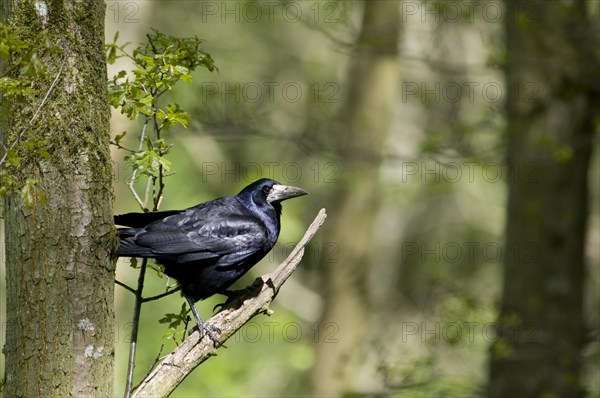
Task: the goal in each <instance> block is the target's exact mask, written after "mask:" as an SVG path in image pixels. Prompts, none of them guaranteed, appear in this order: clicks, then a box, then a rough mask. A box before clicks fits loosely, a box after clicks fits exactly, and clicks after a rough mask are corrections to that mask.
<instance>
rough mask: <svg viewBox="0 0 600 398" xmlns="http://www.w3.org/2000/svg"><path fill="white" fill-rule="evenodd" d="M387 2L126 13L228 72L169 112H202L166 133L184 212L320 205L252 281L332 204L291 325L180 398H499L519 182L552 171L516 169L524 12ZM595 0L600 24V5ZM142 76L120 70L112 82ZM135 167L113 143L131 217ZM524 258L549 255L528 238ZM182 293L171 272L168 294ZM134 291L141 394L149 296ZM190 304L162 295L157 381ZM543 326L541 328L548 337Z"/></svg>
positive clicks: (184, 95)
mask: <svg viewBox="0 0 600 398" xmlns="http://www.w3.org/2000/svg"><path fill="white" fill-rule="evenodd" d="M369 3H373V2H366V3H364V2H362V1H317V0H307V1H287V0H284V1H272V2H271V1H250V0H247V1H246V0H239V1H234V0H232V1H221V0H216V1H176V0H169V1H107V3H106V4H107V14H106V37H107V40H108V41H109V40H111V39H112V37H113V36H114V34H115V32H117V31H118V32H120V39H119V40H120V42H131V43H133V44H137V43H139V42H143V41H144V40H145V35H146V34H147V33H148V32H149V31H150V29H151V28H156V29H159V30H161V31H163V32H165V33H168V34H171V35H177V36H195V35H197V36H198V37H200V38H202V39H204V40H205V42H204V43H203V50H205V51H207V52H208V53H210V54H211V56H212V57H213V58H214V60H215V63H216V65H217V66H218V68H219V71H218V73H217V72H215V73H210V72H208V71H207V70H205V69H203V70H199V71H197V72H195V73H194V75H193V82H192V83H190V84H184V83H182V84H180V85H179V86H177V87H176V88H175V89H174V90H173V92H171V93H169V94H168V95H167V96H166V97H167V98H165V99H164V101H165V102H177V103H178V104H179V105H180V106H181V107H182V108H183V109H184V110H186V111H188V112H189V113H190V115H191V117H192V121H191V123H190V125H189V127H188V128H187V129H183V128H179V127H178V128H173V129H172V131H170V132H169V133H167V136H166V137H165V138H166V139H167V140H168V141H170V142H172V143H173V144H174V147H173V148H172V150H171V152H170V153H169V155H168V159H169V160H170V161H171V162H172V163H173V168H174V170H175V173H174V174H173V175H171V176H169V177H168V178H167V179H166V189H165V193H164V200H163V202H162V204H161V208H162V209H178V208H185V207H189V206H192V205H195V204H197V203H200V202H203V201H206V200H210V199H213V198H215V197H219V196H225V195H232V194H236V193H237V192H238V191H239V190H241V189H242V188H243V187H244V186H245V185H247V184H249V183H250V182H252V181H254V180H256V179H258V178H260V177H268V178H274V179H276V180H278V181H280V182H282V183H284V184H289V185H296V186H300V187H302V188H305V189H307V190H308V191H309V192H310V195H309V196H307V197H303V198H300V199H295V200H292V201H289V202H285V203H284V212H283V216H282V226H283V227H282V232H281V236H280V239H279V243H278V244H277V246H276V247H275V249H274V250H273V253H272V254H271V255H270V256H268V257H267V258H266V259H265V260H263V261H262V262H261V263H260V264H259V265H257V266H256V267H255V268H254V269H253V270H252V271H251V274H250V275H248V276H247V277H246V278H245V279H243V280H242V281H240V283H238V286H239V287H243V286H244V285H245V284H247V283H249V282H250V281H252V280H253V279H254V278H255V277H256V276H258V275H261V274H263V273H266V272H270V271H271V270H272V269H273V268H274V267H275V266H276V265H277V264H278V263H279V261H281V260H282V259H283V258H284V257H285V256H286V254H288V253H289V251H290V250H291V248H292V247H293V244H294V243H295V242H297V241H298V240H299V239H300V237H301V236H302V234H303V232H304V230H305V228H306V227H307V226H308V224H309V223H310V222H311V221H312V219H313V218H314V216H315V215H316V213H317V212H318V210H319V209H321V208H323V207H324V208H326V209H327V212H328V219H327V221H326V225H325V226H324V227H323V229H322V230H321V231H319V233H318V234H317V236H316V237H315V239H314V240H313V241H312V242H311V243H310V245H309V247H308V250H307V252H306V255H305V257H304V260H303V262H302V264H301V266H300V268H299V269H298V270H297V272H296V273H295V274H294V275H293V278H292V279H291V280H290V281H289V282H288V283H287V284H286V285H284V287H283V288H282V290H281V292H280V293H279V295H278V297H277V298H276V300H275V302H274V303H273V305H272V306H271V309H272V310H273V311H274V313H273V315H271V316H270V317H267V316H263V315H261V316H258V317H256V318H254V320H253V321H252V322H251V323H250V324H248V325H246V326H245V327H244V328H243V329H241V330H240V331H239V332H238V333H237V334H236V336H235V337H233V338H232V339H231V340H229V341H228V342H227V344H226V346H227V348H222V349H220V350H219V352H218V355H217V356H216V357H214V358H211V359H210V360H209V361H207V362H206V363H204V364H203V365H202V366H200V367H199V368H198V369H197V370H196V371H195V372H194V373H193V374H192V375H191V376H190V377H188V378H187V379H186V380H185V381H184V383H183V384H182V385H181V386H180V387H179V388H178V389H177V390H176V392H175V393H174V396H177V397H196V396H223V397H225V396H298V395H328V394H332V395H341V394H358V395H364V394H370V395H373V396H380V395H392V396H402V397H405V396H407V397H408V396H415V397H424V396H427V397H429V396H449V397H455V396H476V395H482V394H483V393H484V391H485V388H486V387H485V386H486V381H487V377H488V361H489V360H490V355H494V354H493V352H492V351H491V350H490V347H491V346H492V345H493V344H494V343H496V342H497V341H498V339H499V337H498V336H499V334H498V333H499V330H498V325H497V323H496V319H497V317H498V315H499V309H500V304H501V302H502V283H503V277H504V275H503V256H504V254H505V253H506V246H505V243H504V242H505V236H504V231H505V224H506V216H507V210H506V209H507V185H508V182H509V179H510V178H517V179H518V178H525V177H524V176H528V175H530V173H533V174H534V175H535V167H533V169H530V168H528V167H527V164H526V165H525V166H526V167H525V168H524V169H523V170H522V174H520V175H518V176H515V175H512V176H511V175H508V174H507V168H506V162H505V159H506V157H507V152H508V151H509V148H507V145H506V141H507V117H506V112H505V103H506V102H507V101H508V100H509V99H508V98H507V91H508V88H507V83H506V78H505V74H504V71H503V69H502V65H503V63H504V61H505V59H506V49H505V45H506V40H505V36H506V34H505V29H506V24H507V19H509V18H513V17H514V16H511V15H509V13H507V9H506V6H505V4H504V3H502V2H497V1H481V2H476V3H469V2H452V1H450V2H434V1H423V2H421V1H404V2H395V1H383V2H382V1H378V2H377V3H385V5H384V6H381V5H379V6H377V7H374V6H373V5H372V4H369ZM581 3H582V4H583V6H584V7H585V8H587V9H588V11H589V13H590V15H595V16H596V18H597V17H598V16H599V15H600V14H599V5H598V4H599V3H598V2H596V1H589V2H581ZM365 7H366V8H365ZM369 10H371V11H369ZM534 11H535V10H534ZM365 12H371V13H372V15H370V16H368V17H364V13H365ZM532 15H535V14H532ZM369 18H371V20H370V21H371V22H370V23H367V22H366V21H367V20H369ZM373 21H376V22H375V23H374V22H373ZM520 21H521V22H523V20H520ZM529 22H531V23H534V22H535V19H532V20H530V21H529ZM367 25H368V26H369V28H367ZM596 33H597V29H596ZM540 34H544V32H540ZM592 39H593V38H592ZM596 45H598V42H597V38H596ZM128 67H130V66H129V65H128V64H127V62H126V61H124V60H120V61H119V62H117V64H115V65H112V66H111V67H110V71H109V74H110V75H111V76H112V74H115V73H117V72H118V71H119V70H121V69H127V68H128ZM590 80H593V77H590ZM544 84H545V82H544V81H538V80H536V78H535V76H533V77H532V79H531V80H530V83H529V84H528V85H524V86H522V87H519V91H518V96H519V97H518V98H517V99H516V100H517V101H522V102H523V103H528V101H536V99H537V98H538V96H539V95H541V93H542V92H543V87H544ZM590 84H593V82H590ZM112 130H113V133H114V134H118V133H120V132H121V131H124V130H127V131H130V132H131V133H130V134H129V136H131V137H130V138H131V139H133V138H134V136H135V134H134V133H135V132H137V131H139V130H140V125H138V124H135V123H131V122H130V121H128V120H127V119H126V118H124V117H123V116H121V115H119V114H118V113H116V112H115V113H114V115H113V119H112ZM131 142H133V141H130V143H131ZM585 145H591V146H592V147H593V155H592V160H591V166H590V168H589V174H588V181H589V186H590V196H589V198H590V199H589V203H590V206H589V216H588V233H587V237H586V242H585V247H586V252H585V261H586V267H587V268H586V271H585V275H584V280H585V283H584V285H585V292H584V294H585V301H584V309H583V311H584V314H585V324H586V330H585V335H586V344H585V349H584V351H583V352H582V355H581V362H582V369H583V375H584V378H583V384H584V386H583V387H584V388H585V389H586V390H587V391H588V393H589V394H590V396H599V394H600V374H599V373H600V367H599V366H600V364H599V360H600V359H599V358H600V347H599V343H598V333H599V330H600V317H599V315H598V306H599V301H600V293H599V290H600V218H599V206H598V204H599V203H600V197H599V195H600V194H599V188H598V187H599V184H598V181H599V180H600V161H599V156H598V153H599V151H598V141H597V130H596V136H595V137H594V139H593V140H592V141H590V142H588V143H586V144H585ZM124 155H125V153H123V152H122V151H119V150H118V149H116V148H115V149H114V150H113V161H114V170H115V179H114V189H115V204H114V206H115V212H116V213H123V212H129V211H137V210H138V208H137V205H136V202H135V201H134V199H133V197H132V195H131V193H130V192H129V191H128V189H127V187H126V184H125V181H127V179H128V177H129V176H130V175H131V172H130V170H128V168H127V166H126V165H127V163H126V162H125V161H124V160H123V157H124ZM559 155H560V153H559V154H558V155H557V156H559ZM530 166H531V165H530ZM547 216H548V217H552V216H553V215H552V214H548V215H547ZM522 249H523V250H525V251H529V250H532V253H535V252H536V251H537V250H543V249H544V248H543V247H541V248H540V247H538V246H536V244H535V242H523V247H522ZM117 278H118V279H119V280H120V281H122V282H124V283H127V284H129V285H131V286H135V283H136V279H137V270H135V269H133V268H131V267H130V266H129V264H128V262H127V261H120V262H119V264H118V269H117ZM0 283H1V284H3V283H4V278H2V279H1V281H0ZM169 283H173V282H172V281H168V280H167V279H166V278H165V277H162V278H161V277H160V276H159V275H156V273H155V272H150V275H149V276H148V278H147V283H146V295H151V294H158V293H161V292H163V291H164V290H165V288H166V286H167V284H169ZM115 289H116V294H115V299H116V300H115V306H116V314H117V327H118V329H117V331H116V360H117V366H116V374H115V382H116V385H115V392H116V393H117V394H120V393H121V391H123V389H124V381H125V373H126V366H127V365H126V363H127V354H128V342H129V332H130V330H131V314H132V310H133V297H132V295H131V294H130V293H128V292H127V291H125V290H124V289H122V288H120V287H118V286H117V287H116V288H115ZM183 301H184V300H183V299H182V298H181V297H180V296H179V295H178V294H175V295H171V296H169V297H167V298H165V299H162V300H159V301H155V302H151V303H147V304H144V306H143V308H142V317H141V335H140V342H139V348H138V360H137V367H136V381H135V383H137V382H138V381H139V380H141V378H142V377H143V376H144V375H145V374H146V372H147V371H148V370H149V367H150V366H151V365H152V364H153V363H154V362H155V360H156V358H157V357H159V356H163V355H166V354H167V353H168V352H170V351H171V350H172V349H173V348H174V347H175V343H174V342H173V340H170V339H166V338H165V337H164V336H165V333H166V332H167V326H166V325H165V324H164V323H159V320H160V319H161V318H163V317H164V316H165V314H168V313H178V312H179V310H180V308H181V305H182V303H183ZM221 301H222V298H221V297H217V298H213V299H210V300H207V301H206V302H202V303H200V304H199V305H198V307H199V309H200V313H201V315H202V316H203V317H204V318H207V317H209V316H210V315H211V313H212V311H211V310H212V308H213V306H214V305H215V304H218V303H219V302H221ZM529 326H530V327H529V328H524V329H523V330H522V333H524V335H525V338H529V337H530V338H531V339H533V340H535V339H536V338H537V336H536V334H535V331H536V329H535V325H533V326H532V325H529ZM531 326H532V328H531ZM0 358H1V357H0ZM0 367H2V364H0ZM524 377H525V376H524Z"/></svg>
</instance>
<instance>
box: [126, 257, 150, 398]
mask: <svg viewBox="0 0 600 398" xmlns="http://www.w3.org/2000/svg"><path fill="white" fill-rule="evenodd" d="M147 265H148V259H147V258H144V259H143V260H142V265H141V267H140V275H139V277H138V286H137V289H136V291H135V305H134V307H133V325H132V328H131V343H130V345H129V364H128V366H127V382H126V387H125V398H129V397H131V392H132V391H133V371H134V369H135V352H136V349H137V339H138V330H139V327H140V312H141V310H142V301H143V298H142V291H143V290H144V277H145V276H146V268H147Z"/></svg>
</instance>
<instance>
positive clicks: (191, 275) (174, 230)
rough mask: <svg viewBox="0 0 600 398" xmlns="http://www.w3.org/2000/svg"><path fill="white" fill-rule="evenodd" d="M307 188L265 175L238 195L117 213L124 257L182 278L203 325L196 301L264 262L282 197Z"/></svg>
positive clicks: (273, 237) (275, 233) (274, 238)
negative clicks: (176, 207) (175, 207)
mask: <svg viewBox="0 0 600 398" xmlns="http://www.w3.org/2000/svg"><path fill="white" fill-rule="evenodd" d="M306 194H308V192H306V191H305V190H303V189H301V188H296V187H292V186H286V185H282V184H280V183H278V182H277V181H274V180H270V179H266V178H263V179H261V180H258V181H256V182H254V183H252V184H250V185H248V186H247V187H246V188H244V189H243V190H242V191H241V192H240V193H239V194H237V195H236V196H228V197H224V198H219V199H215V200H211V201H209V202H205V203H201V204H199V205H197V206H194V207H190V208H188V209H185V210H168V211H160V212H153V213H127V214H122V215H118V216H115V223H116V224H118V225H123V226H127V227H129V228H119V237H120V238H121V243H120V246H119V249H118V251H117V255H118V256H119V257H146V258H154V259H156V261H157V262H158V263H159V264H162V265H163V266H164V267H165V274H167V275H169V276H170V277H172V278H174V279H176V280H177V281H178V282H179V284H180V286H181V290H182V292H183V295H184V296H185V298H186V299H187V301H188V303H189V305H190V308H191V310H192V313H193V315H194V318H195V320H196V323H197V324H198V328H199V329H203V330H205V331H207V332H208V333H209V335H210V336H211V338H213V340H215V338H214V335H213V334H212V330H210V329H208V328H207V326H206V325H205V324H204V323H203V322H202V320H201V319H200V316H199V315H198V312H197V311H196V307H195V306H194V303H195V302H196V301H198V300H203V299H205V298H208V297H210V296H212V295H213V294H216V293H221V294H226V293H227V292H226V289H227V288H228V287H229V286H231V285H232V284H233V283H234V282H235V281H237V280H238V279H239V278H240V277H241V276H242V275H244V274H245V273H246V272H248V270H249V269H250V268H252V267H253V266H254V265H255V264H256V263H257V262H259V261H260V260H261V259H262V258H263V257H264V256H265V255H266V254H267V253H268V252H269V251H270V250H271V249H272V248H273V246H274V245H275V242H277V238H278V237H279V230H280V216H281V202H282V201H283V200H286V199H290V198H295V197H297V196H302V195H306Z"/></svg>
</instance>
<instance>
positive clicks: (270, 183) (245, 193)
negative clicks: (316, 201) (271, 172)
mask: <svg viewBox="0 0 600 398" xmlns="http://www.w3.org/2000/svg"><path fill="white" fill-rule="evenodd" d="M303 195H308V192H306V191H305V190H304V189H302V188H298V187H293V186H290V185H283V184H281V183H279V182H277V181H275V180H271V179H268V178H262V179H260V180H258V181H255V182H253V183H252V184H250V185H248V186H247V187H246V188H244V189H243V190H242V191H241V192H240V193H239V194H238V196H239V197H241V198H244V199H247V200H248V199H249V200H251V201H252V202H254V203H255V204H256V205H257V206H259V207H260V206H261V204H264V205H266V204H267V203H268V204H270V205H271V206H273V207H274V208H275V209H276V210H277V212H278V213H280V212H281V203H280V202H282V201H284V200H286V199H291V198H296V197H298V196H303Z"/></svg>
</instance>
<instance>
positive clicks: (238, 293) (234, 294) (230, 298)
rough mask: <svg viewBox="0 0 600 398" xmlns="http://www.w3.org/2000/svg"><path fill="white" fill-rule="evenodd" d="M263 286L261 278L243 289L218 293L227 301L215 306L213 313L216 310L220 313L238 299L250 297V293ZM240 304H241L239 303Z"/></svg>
mask: <svg viewBox="0 0 600 398" xmlns="http://www.w3.org/2000/svg"><path fill="white" fill-rule="evenodd" d="M262 284H263V281H262V279H261V278H257V279H256V280H255V281H254V282H253V283H252V284H251V285H250V286H247V287H245V288H243V289H239V290H222V291H220V292H219V294H222V295H223V296H227V300H225V302H224V303H220V304H217V305H215V306H214V307H213V312H215V311H216V310H217V309H218V310H219V311H220V310H222V309H223V308H224V307H227V306H229V305H230V304H233V303H235V302H236V300H238V299H240V298H241V297H246V296H249V295H251V294H252V293H254V292H255V290H256V289H260V288H261V286H262ZM240 304H241V303H240Z"/></svg>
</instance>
